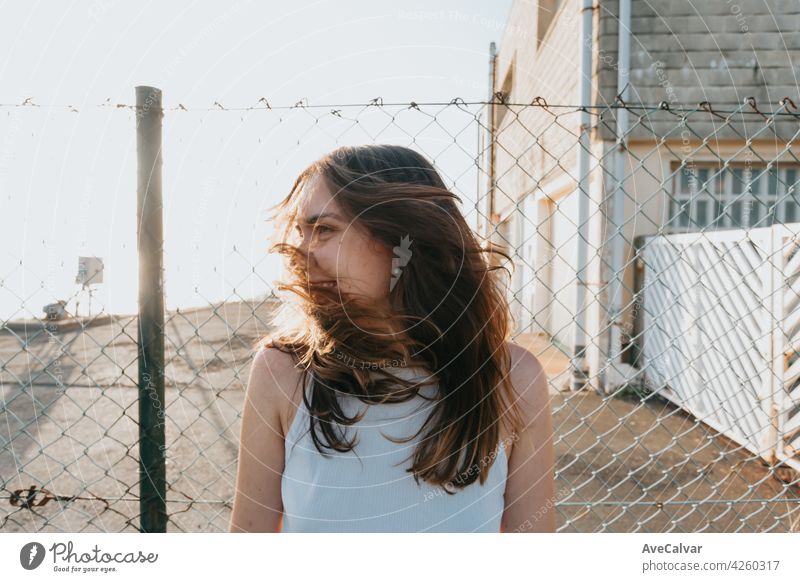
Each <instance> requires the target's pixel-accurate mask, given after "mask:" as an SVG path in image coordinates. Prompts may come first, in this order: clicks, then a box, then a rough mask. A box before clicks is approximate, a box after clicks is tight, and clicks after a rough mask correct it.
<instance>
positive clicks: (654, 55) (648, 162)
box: [483, 0, 800, 390]
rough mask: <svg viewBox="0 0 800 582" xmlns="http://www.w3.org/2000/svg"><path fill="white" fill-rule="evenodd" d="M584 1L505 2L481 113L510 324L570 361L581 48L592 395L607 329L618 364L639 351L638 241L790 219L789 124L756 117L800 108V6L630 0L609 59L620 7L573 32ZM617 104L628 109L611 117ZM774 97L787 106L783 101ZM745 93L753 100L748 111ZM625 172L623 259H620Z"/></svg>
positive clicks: (606, 4) (596, 8)
mask: <svg viewBox="0 0 800 582" xmlns="http://www.w3.org/2000/svg"><path fill="white" fill-rule="evenodd" d="M583 4H584V2H582V1H581V0H572V1H564V0H561V1H559V0H515V1H514V3H513V5H512V8H511V11H510V13H509V17H508V22H507V24H506V29H505V31H504V34H503V36H502V38H501V41H500V43H499V46H498V47H497V50H496V54H493V56H492V58H491V59H490V61H491V65H492V73H491V74H490V79H491V83H492V94H493V95H494V96H495V97H496V99H495V101H496V102H497V104H496V105H494V106H493V107H491V108H490V110H489V113H488V117H489V118H490V119H491V122H487V124H488V125H489V127H490V135H489V136H488V141H487V143H491V144H493V147H491V148H488V147H487V148H486V149H487V150H488V151H489V152H490V153H489V156H488V157H489V161H488V162H487V165H488V166H489V171H490V172H491V174H492V176H493V181H492V180H490V183H489V186H487V191H486V193H485V194H486V196H485V207H484V208H483V214H484V215H485V216H486V218H487V223H486V224H485V225H484V228H486V229H487V230H486V232H492V231H493V230H494V231H495V234H494V235H493V237H492V240H493V241H495V242H497V243H499V244H502V243H503V242H506V241H507V243H508V246H509V248H511V249H513V250H514V251H515V252H516V254H517V257H516V258H517V261H516V262H517V266H518V269H517V271H516V272H515V275H514V278H513V280H512V282H511V289H510V293H511V296H512V299H513V301H512V305H513V309H514V315H515V319H516V320H517V331H518V332H522V333H542V334H546V335H547V336H548V337H549V338H550V340H551V341H552V342H553V343H554V344H555V345H557V346H559V347H560V348H561V349H562V350H564V351H565V352H566V353H570V352H571V351H572V350H573V349H574V347H575V344H576V343H579V342H576V335H575V330H576V325H575V319H576V313H578V310H577V309H576V305H577V302H576V293H577V289H576V287H577V286H578V285H579V283H578V278H577V268H576V263H577V258H578V249H579V244H580V242H579V241H580V240H581V237H580V236H579V220H578V217H579V211H580V207H579V202H580V198H581V196H582V194H581V191H580V189H579V188H578V177H579V175H580V171H579V149H580V148H579V137H578V136H579V135H580V132H581V131H580V128H581V125H580V124H581V116H580V112H579V111H578V109H577V107H579V106H580V105H582V104H583V103H582V99H581V90H582V88H583V83H582V79H583V78H584V75H582V71H581V59H582V52H583V51H584V50H586V51H588V54H589V55H590V58H591V66H590V68H589V70H590V72H591V75H587V76H586V78H587V79H589V78H590V87H589V91H590V95H591V106H592V116H591V120H592V121H591V127H592V129H591V132H590V136H589V143H590V154H589V156H588V157H589V174H588V189H587V195H586V197H587V198H588V213H587V214H586V216H587V218H588V225H587V232H588V241H587V264H586V269H587V271H586V277H585V288H586V291H587V293H586V296H587V303H586V311H585V321H584V325H583V329H585V331H586V334H587V341H586V350H587V352H586V354H587V358H588V364H587V371H588V372H589V378H590V379H591V380H590V381H591V382H592V383H596V382H597V383H599V384H600V385H597V386H595V387H596V388H598V389H601V390H602V389H603V386H602V383H603V381H604V380H603V374H602V373H601V371H602V370H604V369H605V366H606V361H607V358H608V357H609V354H610V352H611V351H612V349H611V346H613V345H614V338H613V337H612V335H611V331H610V329H612V328H614V329H617V330H619V331H618V332H617V333H620V336H618V337H619V338H620V342H621V344H622V347H623V348H624V349H625V351H624V352H623V354H622V361H623V362H624V361H627V362H629V363H632V362H633V360H632V358H633V357H634V354H635V350H633V349H628V348H629V347H630V341H629V338H631V337H635V336H636V335H637V333H636V330H637V322H636V320H635V319H636V315H637V314H636V308H635V304H634V292H635V288H634V285H635V276H636V272H635V270H636V261H635V260H633V258H634V257H635V254H636V248H635V241H636V240H637V239H638V238H639V237H642V236H643V235H651V234H656V233H672V232H686V231H693V230H698V231H699V230H703V229H714V230H719V229H735V228H741V229H747V228H750V227H754V226H767V225H770V224H772V222H776V223H777V222H793V221H796V220H800V205H798V199H797V198H796V196H795V194H794V191H793V185H794V183H795V182H796V181H797V179H798V178H800V169H799V167H798V165H797V163H796V162H797V159H796V158H795V157H794V156H793V155H792V153H791V149H790V148H787V144H791V140H792V139H793V135H794V133H795V132H796V131H797V125H798V124H797V119H796V118H791V117H790V116H787V119H779V120H778V122H776V123H773V124H772V127H765V124H764V116H763V115H759V114H758V113H757V111H758V110H764V111H768V110H775V109H777V108H779V107H785V108H786V110H787V111H789V108H790V107H793V105H794V103H798V104H800V99H798V86H797V83H796V79H797V69H796V68H795V65H794V64H793V61H795V60H796V59H797V57H798V56H800V32H798V31H800V4H798V3H796V2H789V1H782V0H778V1H775V2H771V3H770V8H771V11H770V12H768V11H767V10H766V8H765V4H764V3H763V2H761V1H760V0H758V1H756V0H737V2H735V3H733V2H730V1H729V0H706V1H705V2H703V3H702V4H698V3H696V2H691V1H690V0H667V1H665V2H659V3H651V2H644V1H641V0H631V1H630V2H629V4H630V12H629V14H630V18H629V22H630V25H629V26H623V27H622V31H623V40H624V37H625V36H627V39H628V43H629V50H628V51H627V54H625V50H624V48H623V52H622V53H620V52H619V47H620V38H619V35H618V33H619V31H620V25H619V23H620V20H622V19H623V17H624V15H623V14H621V12H620V2H619V1H618V0H594V2H592V1H591V0H588V4H589V5H591V6H592V7H591V14H592V17H591V34H589V35H586V34H583V26H584V23H583V21H582V5H583ZM626 30H627V31H629V33H630V34H629V35H625V31H626ZM582 39H583V40H582ZM620 72H622V73H623V75H622V77H623V78H625V79H627V82H626V83H625V84H621V82H620V77H621V76H620ZM618 95H619V96H624V99H623V101H624V102H625V104H627V105H628V106H629V107H628V108H624V109H619V108H615V105H618V104H619V102H618V101H616V99H617V96H618ZM784 97H789V98H790V99H791V101H788V102H787V101H783V102H782V101H781V100H782V99H783V98H784ZM746 98H752V99H751V100H750V101H748V102H747V105H746V106H745V105H744V104H745V100H746ZM701 103H702V105H700V104H701ZM526 104H533V105H532V106H531V105H527V106H526ZM637 106H638V107H642V108H643V109H639V110H637V109H636V107H637ZM685 108H694V109H695V113H693V114H692V115H690V116H689V117H688V118H687V121H686V123H685V125H684V126H681V121H680V118H681V116H680V115H679V114H678V111H677V110H680V109H685ZM742 108H744V109H746V110H747V112H748V113H749V115H737V116H735V118H734V119H728V121H727V122H725V121H724V120H723V118H725V117H726V116H725V115H720V114H718V113H717V112H718V111H723V112H724V111H733V110H737V109H742ZM623 110H625V111H626V113H625V114H621V113H620V111H623ZM600 113H602V116H600ZM623 115H624V116H625V119H623ZM618 138H623V142H624V144H625V146H626V147H627V153H625V152H624V150H620V149H619V143H618ZM704 140H705V144H704ZM787 150H788V151H787ZM620 160H621V161H620ZM615 165H616V168H615ZM620 167H622V168H624V176H625V177H624V180H621V182H622V189H621V190H620V191H619V192H621V194H619V192H617V194H618V197H617V199H618V200H620V199H621V200H623V201H624V205H621V207H622V224H623V228H622V235H623V236H622V240H623V243H622V247H621V248H622V262H621V263H619V262H617V263H614V257H613V254H612V248H613V246H612V242H611V241H612V239H613V238H614V233H615V231H616V230H617V229H616V226H615V225H616V223H615V222H614V220H613V216H614V214H613V213H614V208H613V200H614V199H615V192H616V191H617V190H618V189H617V183H618V180H617V176H620V173H619V168H620ZM615 171H616V173H615ZM495 229H496V230H495ZM614 264H617V265H619V268H618V269H614V268H613V267H612V265H614ZM615 271H619V272H621V273H622V278H621V291H622V293H621V300H620V301H619V304H618V309H617V312H619V314H620V315H619V317H618V319H617V322H616V325H612V322H613V321H614V317H613V316H611V315H609V313H612V314H613V313H615V305H616V304H615V302H613V301H611V300H610V299H609V289H608V282H609V281H611V280H612V279H613V278H614V272H615ZM618 345H619V343H618ZM618 350H619V348H617V351H618Z"/></svg>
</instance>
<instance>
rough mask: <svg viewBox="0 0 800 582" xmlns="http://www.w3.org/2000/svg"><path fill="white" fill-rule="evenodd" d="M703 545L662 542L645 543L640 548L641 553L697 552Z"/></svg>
mask: <svg viewBox="0 0 800 582" xmlns="http://www.w3.org/2000/svg"><path fill="white" fill-rule="evenodd" d="M702 547H703V546H691V545H686V544H664V545H662V546H655V545H652V546H651V545H650V544H645V545H644V548H642V553H643V554H699V553H700V550H701V549H702Z"/></svg>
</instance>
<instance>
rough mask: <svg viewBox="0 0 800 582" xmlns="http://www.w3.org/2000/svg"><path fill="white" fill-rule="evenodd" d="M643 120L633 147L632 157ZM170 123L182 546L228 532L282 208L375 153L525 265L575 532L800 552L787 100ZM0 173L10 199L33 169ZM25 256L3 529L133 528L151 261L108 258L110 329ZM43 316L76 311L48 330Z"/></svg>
mask: <svg viewBox="0 0 800 582" xmlns="http://www.w3.org/2000/svg"><path fill="white" fill-rule="evenodd" d="M32 106H33V104H32V103H24V104H20V106H18V107H16V108H14V109H13V113H14V115H13V116H9V117H8V118H7V123H10V124H12V125H11V130H13V131H12V132H11V133H8V132H7V133H6V135H7V136H12V137H11V138H8V140H9V141H8V142H7V143H6V148H7V149H8V147H13V148H15V149H16V148H17V147H18V146H19V148H20V150H21V151H24V150H25V148H24V147H23V146H24V144H22V145H21V144H20V143H19V141H20V140H21V139H22V138H21V137H20V136H23V135H24V134H25V133H26V131H27V129H28V127H27V125H26V124H29V123H32V118H31V116H30V109H31V107H32ZM586 110H588V111H589V113H590V117H589V119H590V120H591V123H590V125H589V126H584V127H582V126H581V115H582V114H585V111H586ZM623 110H624V111H626V112H627V115H628V116H629V119H630V123H628V124H627V125H625V127H627V129H626V130H625V132H624V133H623V134H622V135H617V132H616V127H617V119H618V117H619V114H620V112H621V111H623ZM79 113H80V114H81V115H84V114H86V115H90V116H91V115H103V116H108V117H109V118H113V119H114V123H116V124H117V125H116V126H115V127H116V130H115V131H127V132H128V133H129V134H131V135H130V136H129V137H130V138H132V137H133V135H132V134H133V129H132V128H133V127H134V125H135V123H134V122H135V114H136V113H137V111H136V107H135V106H128V105H112V104H103V105H101V106H99V107H98V108H97V109H96V110H92V111H89V110H88V108H84V109H82V110H81V111H80V112H79ZM34 114H39V115H42V113H41V112H39V111H34ZM70 114H73V113H72V112H71V111H69V110H66V109H65V110H64V111H63V112H62V111H54V112H53V111H51V112H49V115H51V116H54V117H59V116H68V115H70ZM9 120H10V121H9ZM163 120H164V125H165V127H166V130H167V131H166V132H165V135H167V136H169V139H168V140H166V141H165V142H164V157H165V162H164V207H165V214H164V243H163V253H164V254H163V261H164V294H165V298H166V312H165V318H164V323H163V327H162V328H161V329H162V331H163V338H164V371H163V378H164V399H163V411H162V413H163V414H162V416H163V418H164V423H165V426H164V429H165V430H164V433H165V442H164V445H163V449H164V452H165V455H164V461H165V487H166V499H165V500H164V503H165V509H166V516H165V518H166V522H165V524H164V527H165V529H166V531H185V532H207V531H210V532H219V531H226V530H227V527H228V523H229V519H230V510H231V504H232V499H233V493H234V486H235V477H236V459H237V451H238V435H239V426H240V425H239V422H240V414H241V410H242V403H243V397H244V388H245V382H246V379H247V377H248V372H249V366H250V362H251V358H252V355H253V354H252V345H253V343H254V342H255V341H256V340H257V339H258V338H259V337H261V336H262V335H264V334H266V333H268V332H269V330H270V322H271V317H272V314H273V313H274V311H275V309H276V308H277V306H278V302H277V299H276V298H275V296H274V294H273V293H272V290H273V289H274V288H275V281H276V280H277V279H278V278H279V265H278V264H277V263H275V262H271V261H272V259H271V258H269V257H268V256H267V245H266V236H265V234H266V232H267V231H268V228H269V225H268V224H264V223H263V220H262V218H261V217H262V216H263V213H262V209H263V208H264V207H265V206H268V205H269V204H271V203H273V202H274V201H275V198H276V196H283V195H284V194H285V192H287V191H288V188H289V186H290V183H291V180H292V179H293V177H294V176H295V175H296V174H297V173H298V172H299V170H300V169H302V167H304V166H305V165H306V164H307V163H308V162H309V161H310V160H312V159H314V158H315V157H317V156H318V155H321V154H322V153H324V152H327V151H329V150H331V149H333V148H335V147H337V146H341V145H348V144H359V143H382V142H383V143H396V144H400V145H406V146H409V147H412V148H415V149H417V150H419V151H420V152H421V153H423V154H425V155H426V156H428V157H429V159H431V161H432V162H433V163H434V164H435V165H436V167H437V168H438V169H439V170H440V172H441V173H442V175H443V177H444V178H445V182H446V183H447V184H448V186H449V187H450V188H451V189H452V190H453V191H454V192H455V193H456V194H458V195H459V196H460V197H461V198H462V202H463V204H462V210H463V212H464V214H465V215H466V216H467V219H468V222H470V224H471V225H473V226H474V228H475V229H476V231H477V232H478V233H479V234H481V236H483V237H484V238H485V240H486V244H487V245H497V246H500V247H504V248H506V249H507V250H508V251H510V254H511V255H512V256H513V258H514V269H513V273H512V276H511V277H510V278H509V281H508V297H509V301H510V305H511V308H512V312H513V315H514V319H515V326H516V327H515V332H514V340H515V341H516V342H517V343H520V344H522V345H524V346H526V347H528V348H529V349H530V350H531V351H532V352H533V353H534V354H536V355H537V357H538V358H539V360H540V361H541V362H542V364H543V365H544V367H545V369H546V370H547V373H548V376H549V379H550V385H551V396H552V400H551V403H552V410H553V415H554V428H555V431H556V439H555V448H556V491H557V494H556V499H555V500H553V501H554V503H553V510H554V511H556V512H557V517H558V531H562V532H587V531H592V532H594V531H609V532H637V531H644V532H670V531H681V532H682V531H687V532H688V531H692V532H697V531H709V532H738V531H747V532H755V531H758V532H765V531H799V530H800V487H799V486H798V483H799V481H798V473H797V470H799V469H800V460H799V457H798V447H800V442H799V441H800V429H798V426H799V425H798V422H800V391H798V388H797V384H798V382H797V380H798V378H799V377H800V372H798V366H800V365H799V364H797V363H796V362H797V360H798V357H797V356H798V353H799V352H798V351H796V347H797V342H796V338H797V337H798V334H800V323H798V320H800V301H798V299H799V298H800V295H799V294H798V293H797V292H796V291H800V290H798V289H797V286H798V282H797V281H798V273H800V269H798V263H799V262H800V254H799V253H796V248H797V246H796V244H795V243H796V236H795V234H796V232H797V229H796V228H795V226H800V225H796V223H795V221H796V220H800V198H798V197H797V193H796V188H795V186H796V184H797V182H798V180H800V173H798V169H800V161H798V159H797V158H796V157H795V155H794V154H793V153H792V151H791V145H792V144H793V142H794V140H795V139H796V136H797V127H798V125H797V122H798V115H797V114H796V113H795V111H794V107H793V104H791V102H789V101H788V100H787V101H784V102H782V103H781V104H780V106H777V107H775V108H774V109H773V110H772V111H769V112H764V111H761V110H760V109H759V108H758V106H757V104H755V103H754V102H752V101H746V102H745V103H743V104H742V106H741V107H738V108H736V109H734V110H729V111H719V110H715V109H714V108H713V107H712V106H711V105H710V104H707V103H704V104H700V105H698V106H697V107H693V108H685V109H675V108H671V107H670V106H669V105H668V104H665V103H662V104H653V105H641V104H639V105H636V106H634V105H629V104H625V103H621V102H618V103H615V104H613V105H608V106H604V107H592V108H586V109H584V108H580V107H575V106H566V105H556V104H548V103H546V102H545V101H544V100H543V99H541V98H537V99H535V100H534V101H533V102H531V103H526V104H513V103H508V102H506V101H505V100H504V99H503V96H502V95H498V96H497V99H496V100H495V101H492V102H491V103H487V102H477V103H467V102H465V101H463V100H461V99H454V100H452V101H450V102H442V103H384V102H383V101H382V100H381V99H375V100H373V101H372V102H370V103H363V104H340V105H325V106H311V105H309V104H308V103H306V102H304V101H301V102H299V103H297V104H295V105H293V106H287V107H277V106H273V105H271V104H270V103H268V102H267V101H266V100H265V99H262V100H260V101H259V102H258V103H256V104H254V105H253V106H250V107H240V108H231V107H226V106H225V105H223V104H221V103H216V104H215V105H214V106H213V107H209V108H207V109H192V108H187V107H185V106H183V105H179V106H176V107H168V108H165V109H164V111H163ZM14 128H16V129H14ZM582 130H583V131H586V132H588V134H589V136H590V140H589V142H588V143H589V144H590V147H589V148H588V149H582V148H581V147H580V138H581V131H582ZM15 136H16V137H15ZM37 137H38V138H41V137H42V136H41V135H39V136H37ZM9 144H11V145H10V146H9ZM118 145H119V147H118V149H116V150H113V149H112V148H110V147H109V148H104V149H109V150H111V152H112V153H111V154H110V155H113V156H114V158H113V159H114V160H117V161H116V162H114V163H111V162H109V164H111V165H110V169H111V171H110V176H111V178H112V179H114V180H120V179H127V178H125V176H128V175H132V174H126V172H127V170H128V169H130V166H129V165H125V164H130V163H132V160H133V159H134V155H133V154H132V151H133V147H132V139H131V140H127V141H126V140H122V143H120V144H118ZM87 155H88V154H87ZM95 155H96V154H95ZM581 156H587V157H588V161H589V165H588V168H589V169H588V173H587V175H585V176H580V175H579V170H578V168H580V167H581V165H580V163H579V161H580V158H581ZM620 160H622V162H623V163H622V164H619V163H618V162H619V161H620ZM35 161H36V163H45V164H46V163H48V162H47V160H44V161H41V160H40V159H37V160H35ZM84 161H86V162H87V166H86V167H97V166H98V162H97V160H95V159H92V160H91V164H89V163H88V160H84ZM24 162H25V160H24V159H22V160H21V164H22V165H24ZM1 168H2V172H0V178H2V180H0V185H2V184H4V183H8V182H10V181H11V180H12V179H13V172H14V168H13V167H12V165H10V164H4V165H3V166H2V167H1ZM620 168H622V171H620ZM120 176H123V178H120ZM582 178H584V181H582V180H581V179H582ZM581 183H584V184H586V186H585V187H584V188H579V184H581ZM116 188H117V190H116V191H114V196H115V197H117V198H120V197H127V198H131V199H135V198H134V197H133V195H132V194H131V193H130V190H131V189H130V188H120V187H119V186H117V187H116ZM106 194H107V189H106V188H105V185H104V188H103V189H102V191H101V188H100V186H99V185H98V184H96V183H94V184H93V185H91V186H90V187H84V188H82V189H81V191H80V193H79V194H75V195H74V196H75V198H76V200H77V203H76V204H69V203H66V204H64V207H63V208H65V210H61V212H63V213H65V214H66V215H67V217H68V218H71V219H72V220H74V221H77V220H79V217H78V216H74V215H73V214H75V213H77V214H82V213H84V212H85V211H86V208H88V207H89V206H92V205H93V204H95V203H96V202H97V203H99V200H101V199H103V198H105V197H106ZM36 195H37V194H36V192H35V191H31V192H29V193H28V196H29V197H32V198H33V201H34V203H35V204H36V203H38V201H37V200H36V199H35V197H36ZM581 197H584V202H583V203H585V204H586V205H587V206H586V208H588V209H589V210H588V213H586V214H585V217H584V218H585V221H586V222H585V224H582V223H581V211H580V207H581ZM615 205H617V206H616V209H617V212H616V213H615ZM619 205H621V206H619ZM123 206H125V207H126V209H127V210H131V211H133V212H135V210H134V208H133V202H131V203H130V204H127V205H126V204H123ZM73 209H77V210H73ZM619 217H622V220H621V221H620V220H619ZM19 219H20V218H19V217H17V218H16V220H19ZM121 224H123V225H124V226H122V227H120V226H116V225H115V226H114V229H113V237H114V238H115V239H119V241H128V242H127V244H128V248H127V249H126V251H125V252H130V246H133V245H135V244H136V221H135V220H134V218H133V217H132V216H131V217H129V218H126V219H125V220H124V222H122V223H121ZM248 225H249V226H248ZM6 226H8V225H6ZM584 233H585V234H584ZM123 244H125V243H123ZM614 245H620V248H622V249H623V250H624V252H623V253H622V255H621V257H622V259H620V258H619V257H620V256H619V255H615V254H614V253H613V247H614ZM581 246H583V249H582V250H581ZM8 248H10V249H11V251H10V253H8V254H7V256H6V259H5V262H4V263H0V269H2V272H0V308H2V309H5V311H4V313H3V319H2V329H1V330H0V390H2V395H3V398H2V403H0V421H2V427H3V429H2V431H0V468H1V469H2V479H1V480H0V503H2V510H0V530H2V531H3V532H12V531H30V532H33V531H74V532H81V531H112V532H117V531H140V530H141V529H142V526H141V514H142V508H141V506H140V503H141V500H142V497H141V486H142V483H143V482H144V481H145V479H146V478H147V475H143V473H142V465H141V464H140V461H141V459H140V449H139V446H140V442H139V440H140V428H141V427H140V417H139V414H138V413H137V406H139V405H140V402H139V400H140V398H143V397H144V396H142V394H143V391H142V390H141V389H140V386H139V384H140V380H139V376H138V370H139V361H138V359H139V357H140V356H139V352H138V342H139V336H138V333H139V330H138V329H137V328H138V324H139V322H138V320H137V316H136V315H135V313H136V305H135V301H134V302H133V303H130V304H126V305H132V307H129V308H128V309H127V310H126V309H125V308H120V307H119V306H118V305H117V303H115V300H116V298H117V297H118V296H120V295H124V292H125V289H124V288H123V287H125V288H127V287H133V288H135V283H134V284H132V282H134V281H135V280H136V279H135V277H136V272H137V263H136V260H135V257H132V256H130V255H125V254H124V252H122V251H120V253H119V254H117V255H114V256H115V257H116V260H107V261H106V263H107V265H108V266H109V270H108V273H107V274H106V281H107V282H106V283H104V285H105V286H107V287H108V288H109V289H112V286H113V285H114V281H115V280H124V282H123V283H121V284H120V285H122V286H121V287H119V288H117V290H115V291H114V292H113V293H111V292H108V293H106V294H102V293H100V291H98V289H100V288H99V287H98V288H97V289H95V291H94V296H93V297H92V298H91V300H92V301H93V303H92V305H93V307H94V312H95V313H94V314H92V313H91V312H89V313H88V314H81V313H76V311H79V306H80V305H83V306H84V309H85V308H86V305H87V302H88V300H89V297H87V296H86V295H87V293H88V292H89V289H91V288H89V289H87V288H73V287H70V286H65V285H62V284H60V283H59V281H61V280H63V279H66V277H67V275H66V274H65V273H66V271H65V269H68V267H65V268H64V269H61V268H57V266H54V265H52V264H51V263H52V261H51V260H50V259H51V258H52V257H50V256H49V255H45V256H43V258H42V259H41V260H39V261H38V262H37V260H35V259H32V258H31V255H30V254H29V253H28V252H27V251H26V250H19V249H20V247H19V246H14V245H10V246H9V247H8ZM15 252H16V253H17V254H15ZM581 252H585V256H586V257H587V260H586V264H585V271H584V273H585V277H584V278H583V279H581V278H580V277H579V276H578V273H579V271H580V269H579V265H578V260H577V257H579V256H580V253H581ZM109 253H110V254H112V253H111V251H109ZM126 258H127V260H125V259H126ZM62 266H63V265H62ZM112 267H113V269H112ZM615 283H616V286H615ZM578 287H583V288H584V289H585V291H586V293H584V294H583V295H582V296H583V297H584V298H585V303H583V304H581V305H578V302H577V298H579V297H581V295H580V294H579V293H578ZM153 292H156V293H157V292H158V290H157V289H154V291H153ZM45 304H48V305H50V304H56V305H61V306H62V307H63V309H62V310H59V309H58V308H56V309H51V310H50V311H51V314H50V315H44V316H43V315H42V311H40V308H41V306H43V305H45ZM9 306H10V307H9ZM61 311H63V314H62V313H61ZM125 313H129V314H134V315H125ZM578 331H579V332H580V333H577V332H578ZM581 335H584V336H585V343H583V344H582V343H581V341H580V337H581ZM576 388H577V389H576Z"/></svg>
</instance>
